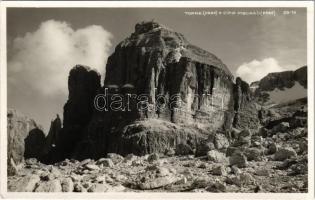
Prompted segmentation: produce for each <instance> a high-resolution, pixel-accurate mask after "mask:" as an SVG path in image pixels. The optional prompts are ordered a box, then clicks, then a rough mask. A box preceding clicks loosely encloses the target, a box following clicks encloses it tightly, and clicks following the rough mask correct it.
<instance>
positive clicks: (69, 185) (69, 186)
mask: <svg viewBox="0 0 315 200" xmlns="http://www.w3.org/2000/svg"><path fill="white" fill-rule="evenodd" d="M61 188H62V192H72V191H73V190H74V184H73V181H72V179H71V178H70V177H68V178H64V179H62V181H61Z"/></svg>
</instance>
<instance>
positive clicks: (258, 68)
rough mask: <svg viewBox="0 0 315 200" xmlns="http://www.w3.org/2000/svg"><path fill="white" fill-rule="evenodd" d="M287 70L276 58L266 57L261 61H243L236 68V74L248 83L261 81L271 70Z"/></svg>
mask: <svg viewBox="0 0 315 200" xmlns="http://www.w3.org/2000/svg"><path fill="white" fill-rule="evenodd" d="M285 70H286V68H283V67H281V66H280V65H279V63H278V61H277V60H276V59H274V58H265V59H263V60H261V61H259V60H253V61H250V62H248V63H243V64H242V65H241V66H239V67H238V69H237V70H236V75H237V76H239V77H241V78H242V79H243V80H245V81H247V82H248V83H251V82H254V81H259V80H260V79H262V78H263V77H264V76H266V75H267V74H268V73H270V72H280V71H285Z"/></svg>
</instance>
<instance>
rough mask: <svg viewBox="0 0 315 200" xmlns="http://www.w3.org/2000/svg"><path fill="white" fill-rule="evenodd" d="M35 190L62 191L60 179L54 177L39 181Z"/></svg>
mask: <svg viewBox="0 0 315 200" xmlns="http://www.w3.org/2000/svg"><path fill="white" fill-rule="evenodd" d="M35 192H62V187H61V184H60V180H58V179H54V180H51V181H47V182H41V183H40V184H39V186H38V187H37V188H36V189H35Z"/></svg>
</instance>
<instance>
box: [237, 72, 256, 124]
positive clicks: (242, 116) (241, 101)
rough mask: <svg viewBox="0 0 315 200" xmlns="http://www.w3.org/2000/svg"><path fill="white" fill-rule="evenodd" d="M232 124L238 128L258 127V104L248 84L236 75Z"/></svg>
mask: <svg viewBox="0 0 315 200" xmlns="http://www.w3.org/2000/svg"><path fill="white" fill-rule="evenodd" d="M233 96H234V110H235V115H234V120H233V126H234V127H235V128H239V129H245V128H249V129H254V130H255V129H257V128H258V127H259V119H258V106H257V105H256V103H255V101H254V93H253V92H252V90H251V88H250V87H249V84H248V83H246V82H245V81H243V80H242V79H241V78H239V77H237V78H236V82H235V85H234V95H233Z"/></svg>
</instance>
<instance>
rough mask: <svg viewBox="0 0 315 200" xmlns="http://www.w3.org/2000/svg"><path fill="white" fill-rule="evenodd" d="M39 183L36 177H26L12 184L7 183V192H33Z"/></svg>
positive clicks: (32, 175) (38, 178) (31, 175)
mask: <svg viewBox="0 0 315 200" xmlns="http://www.w3.org/2000/svg"><path fill="white" fill-rule="evenodd" d="M39 181H40V177H39V176H38V175H35V174H30V175H26V176H24V177H22V178H20V179H17V180H16V181H14V182H9V185H8V190H9V191H11V192H34V190H35V188H36V186H37V184H38V182H39Z"/></svg>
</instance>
